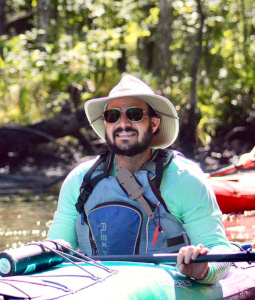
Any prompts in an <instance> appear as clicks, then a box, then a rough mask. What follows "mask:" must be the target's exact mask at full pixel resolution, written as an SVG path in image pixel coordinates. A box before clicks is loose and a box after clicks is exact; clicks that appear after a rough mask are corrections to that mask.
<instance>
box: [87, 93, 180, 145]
mask: <svg viewBox="0 0 255 300" xmlns="http://www.w3.org/2000/svg"><path fill="white" fill-rule="evenodd" d="M126 97H132V98H138V99H141V100H143V101H144V102H146V103H148V104H149V105H150V106H151V107H152V108H153V109H154V110H155V111H156V112H157V114H158V115H159V116H160V119H161V122H160V130H159V132H158V133H157V134H156V135H154V136H153V138H152V143H151V147H152V148H167V147H169V146H170V145H172V144H173V143H174V141H175V140H176V138H177V136H178V133H179V119H178V115H177V112H176V110H175V108H174V106H173V104H172V103H171V102H170V101H169V100H168V99H167V98H165V97H163V96H160V95H149V94H130V95H127V96H126ZM116 98H118V97H116V96H115V97H102V98H96V99H91V100H88V101H86V102H85V105H84V108H85V113H86V116H87V118H88V121H89V123H90V125H91V126H92V128H93V129H94V131H95V132H96V133H97V134H98V135H99V136H100V138H102V139H103V140H105V125H104V121H103V118H102V115H103V112H104V108H105V107H106V105H107V104H108V103H109V102H110V101H111V100H113V99H116ZM157 100H158V101H157Z"/></svg>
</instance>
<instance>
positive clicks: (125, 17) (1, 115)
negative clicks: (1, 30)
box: [0, 0, 255, 143]
mask: <svg viewBox="0 0 255 300" xmlns="http://www.w3.org/2000/svg"><path fill="white" fill-rule="evenodd" d="M197 2H198V1H195V0H189V1H180V0H173V1H168V3H169V5H172V7H173V22H172V25H171V26H172V27H171V28H169V34H170V35H171V37H172V43H171V46H170V57H169V60H170V61H171V67H172V72H171V75H170V76H169V77H168V78H166V79H164V81H162V78H157V77H155V76H154V75H153V70H152V69H146V70H145V69H144V68H142V67H141V65H143V64H142V62H141V59H142V58H143V48H139V47H140V45H141V44H139V43H138V41H143V39H144V40H149V41H150V42H151V43H154V44H156V43H157V40H156V38H157V37H156V35H155V32H156V29H157V26H158V22H159V15H160V5H159V4H160V1H152V0H138V1H135V0H133V1H130V0H118V1H113V0H107V1H103V0H96V1H92V0H89V1H79V0H61V1H60V0H58V1H57V0H54V1H50V11H51V18H50V24H49V27H48V28H49V29H48V30H47V32H44V31H42V30H40V29H36V27H37V25H36V24H37V19H38V13H37V12H36V9H37V1H36V0H33V1H29V0H19V1H14V0H7V1H6V9H5V11H6V15H7V18H12V17H13V16H16V17H17V16H20V15H22V14H24V13H25V12H29V11H31V10H32V9H33V10H34V17H33V20H32V21H31V22H32V25H33V27H34V28H33V29H32V30H30V31H26V32H24V33H23V34H20V35H13V34H12V36H11V35H10V36H2V37H1V39H0V50H1V51H0V53H2V54H1V58H0V72H1V79H0V105H1V111H0V122H1V123H8V122H16V123H29V122H36V121H38V120H40V119H43V118H47V117H49V116H51V115H52V114H54V113H55V112H56V111H58V110H59V109H60V105H61V103H62V101H64V100H66V99H67V98H68V97H69V94H68V92H67V90H68V86H69V85H70V84H73V85H75V86H76V87H78V88H79V89H81V90H82V89H83V87H84V86H85V85H86V87H87V88H86V89H85V90H84V91H83V94H82V99H83V100H84V101H85V100H86V99H88V98H90V97H92V96H93V97H94V96H102V95H105V94H107V93H108V92H109V90H110V88H111V87H112V86H113V85H114V84H115V83H116V82H117V80H118V79H119V76H120V73H121V71H120V69H119V65H118V64H119V62H120V61H121V60H124V64H125V68H126V71H127V72H130V73H133V74H134V75H138V76H140V77H142V78H143V79H144V80H146V81H147V82H148V83H149V84H151V85H152V87H153V88H154V89H155V90H156V91H157V92H158V93H162V94H164V95H166V96H167V97H169V98H170V99H171V100H172V101H173V103H174V104H175V105H176V108H177V110H178V111H179V112H180V114H181V113H182V107H183V106H185V105H187V104H188V103H189V99H190V88H191V81H192V78H191V66H192V63H193V58H194V49H195V40H196V36H197V33H198V29H199V22H200V15H199V13H198V8H197ZM202 5H203V9H204V11H205V13H206V19H205V26H204V28H203V56H202V58H201V61H200V65H199V73H198V78H197V108H198V109H199V110H200V112H201V120H200V123H199V127H198V133H199V136H200V137H201V140H202V141H203V142H204V143H208V142H210V139H212V138H213V137H214V136H215V135H216V134H217V131H218V128H219V127H221V128H223V129H224V130H225V131H226V132H227V131H229V130H231V129H232V128H233V127H234V126H239V125H243V124H249V122H252V121H253V120H254V117H255V116H254V114H255V113H254V111H255V110H254V105H255V99H254V86H255V69H254V63H253V62H254V57H255V30H254V28H255V26H254V25H255V14H254V11H255V4H254V1H252V0H246V1H243V0H235V1H234V0H216V1H210V0H204V1H203V2H202ZM46 33H47V37H46ZM43 37H46V38H45V39H43ZM138 50H139V51H141V52H142V55H141V56H140V57H139V56H138ZM147 53H149V55H150V56H151V57H150V58H151V59H152V60H153V59H154V56H153V51H152V50H151V51H149V52H147ZM141 57H142V58H141ZM224 130H223V131H224Z"/></svg>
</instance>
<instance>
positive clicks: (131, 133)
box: [117, 132, 135, 136]
mask: <svg viewBox="0 0 255 300" xmlns="http://www.w3.org/2000/svg"><path fill="white" fill-rule="evenodd" d="M117 135H118V136H127V135H128V136H132V135H135V133H134V132H129V133H127V132H126V133H117Z"/></svg>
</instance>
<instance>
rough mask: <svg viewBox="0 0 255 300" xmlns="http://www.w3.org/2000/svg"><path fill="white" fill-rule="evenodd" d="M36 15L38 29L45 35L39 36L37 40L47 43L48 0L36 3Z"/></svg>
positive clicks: (49, 14) (49, 10)
mask: <svg viewBox="0 0 255 300" xmlns="http://www.w3.org/2000/svg"><path fill="white" fill-rule="evenodd" d="M37 14H38V29H43V30H44V31H45V33H44V34H43V35H41V36H40V38H39V40H40V41H43V42H47V41H48V29H49V25H50V17H51V7H50V0H39V1H37Z"/></svg>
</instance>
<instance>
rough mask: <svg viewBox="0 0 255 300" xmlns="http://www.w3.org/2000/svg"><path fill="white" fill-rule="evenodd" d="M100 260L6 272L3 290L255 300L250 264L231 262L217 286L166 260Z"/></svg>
mask: <svg viewBox="0 0 255 300" xmlns="http://www.w3.org/2000/svg"><path fill="white" fill-rule="evenodd" d="M100 263H101V262H100ZM101 264H102V266H103V268H101V267H97V266H95V265H88V264H87V263H79V264H78V265H79V267H77V266H76V265H73V264H71V263H62V264H60V265H58V266H56V267H53V268H51V269H49V270H47V271H44V272H40V273H35V274H31V275H21V276H20V275H18V276H10V277H3V278H0V295H2V297H3V299H4V300H5V299H7V300H8V299H36V300H42V299H44V300H46V299H47V300H50V299H51V300H53V299H68V300H71V299H81V297H84V298H85V299H86V300H87V299H93V300H94V299H107V300H108V299H114V300H115V299H116V300H122V299H135V300H142V299H149V300H153V299H155V300H156V299H157V300H158V299H162V300H163V299H172V300H175V299H185V300H189V299H192V300H193V299H196V300H198V299H235V300H237V299H255V268H254V267H251V268H249V267H250V265H248V264H247V263H238V264H236V265H238V266H239V268H236V267H234V266H233V267H231V270H230V272H229V274H228V275H227V276H226V277H225V278H224V279H222V280H221V281H219V282H218V283H217V284H214V285H205V284H200V283H198V282H196V281H194V280H192V279H190V278H188V277H186V276H184V275H182V274H180V273H179V272H178V271H177V269H176V268H175V267H173V266H171V265H166V264H152V263H134V262H113V261H112V262H103V263H101ZM251 266H253V265H251ZM104 267H106V268H104ZM241 267H242V268H246V269H242V268H241ZM0 299H1V297H0Z"/></svg>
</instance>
